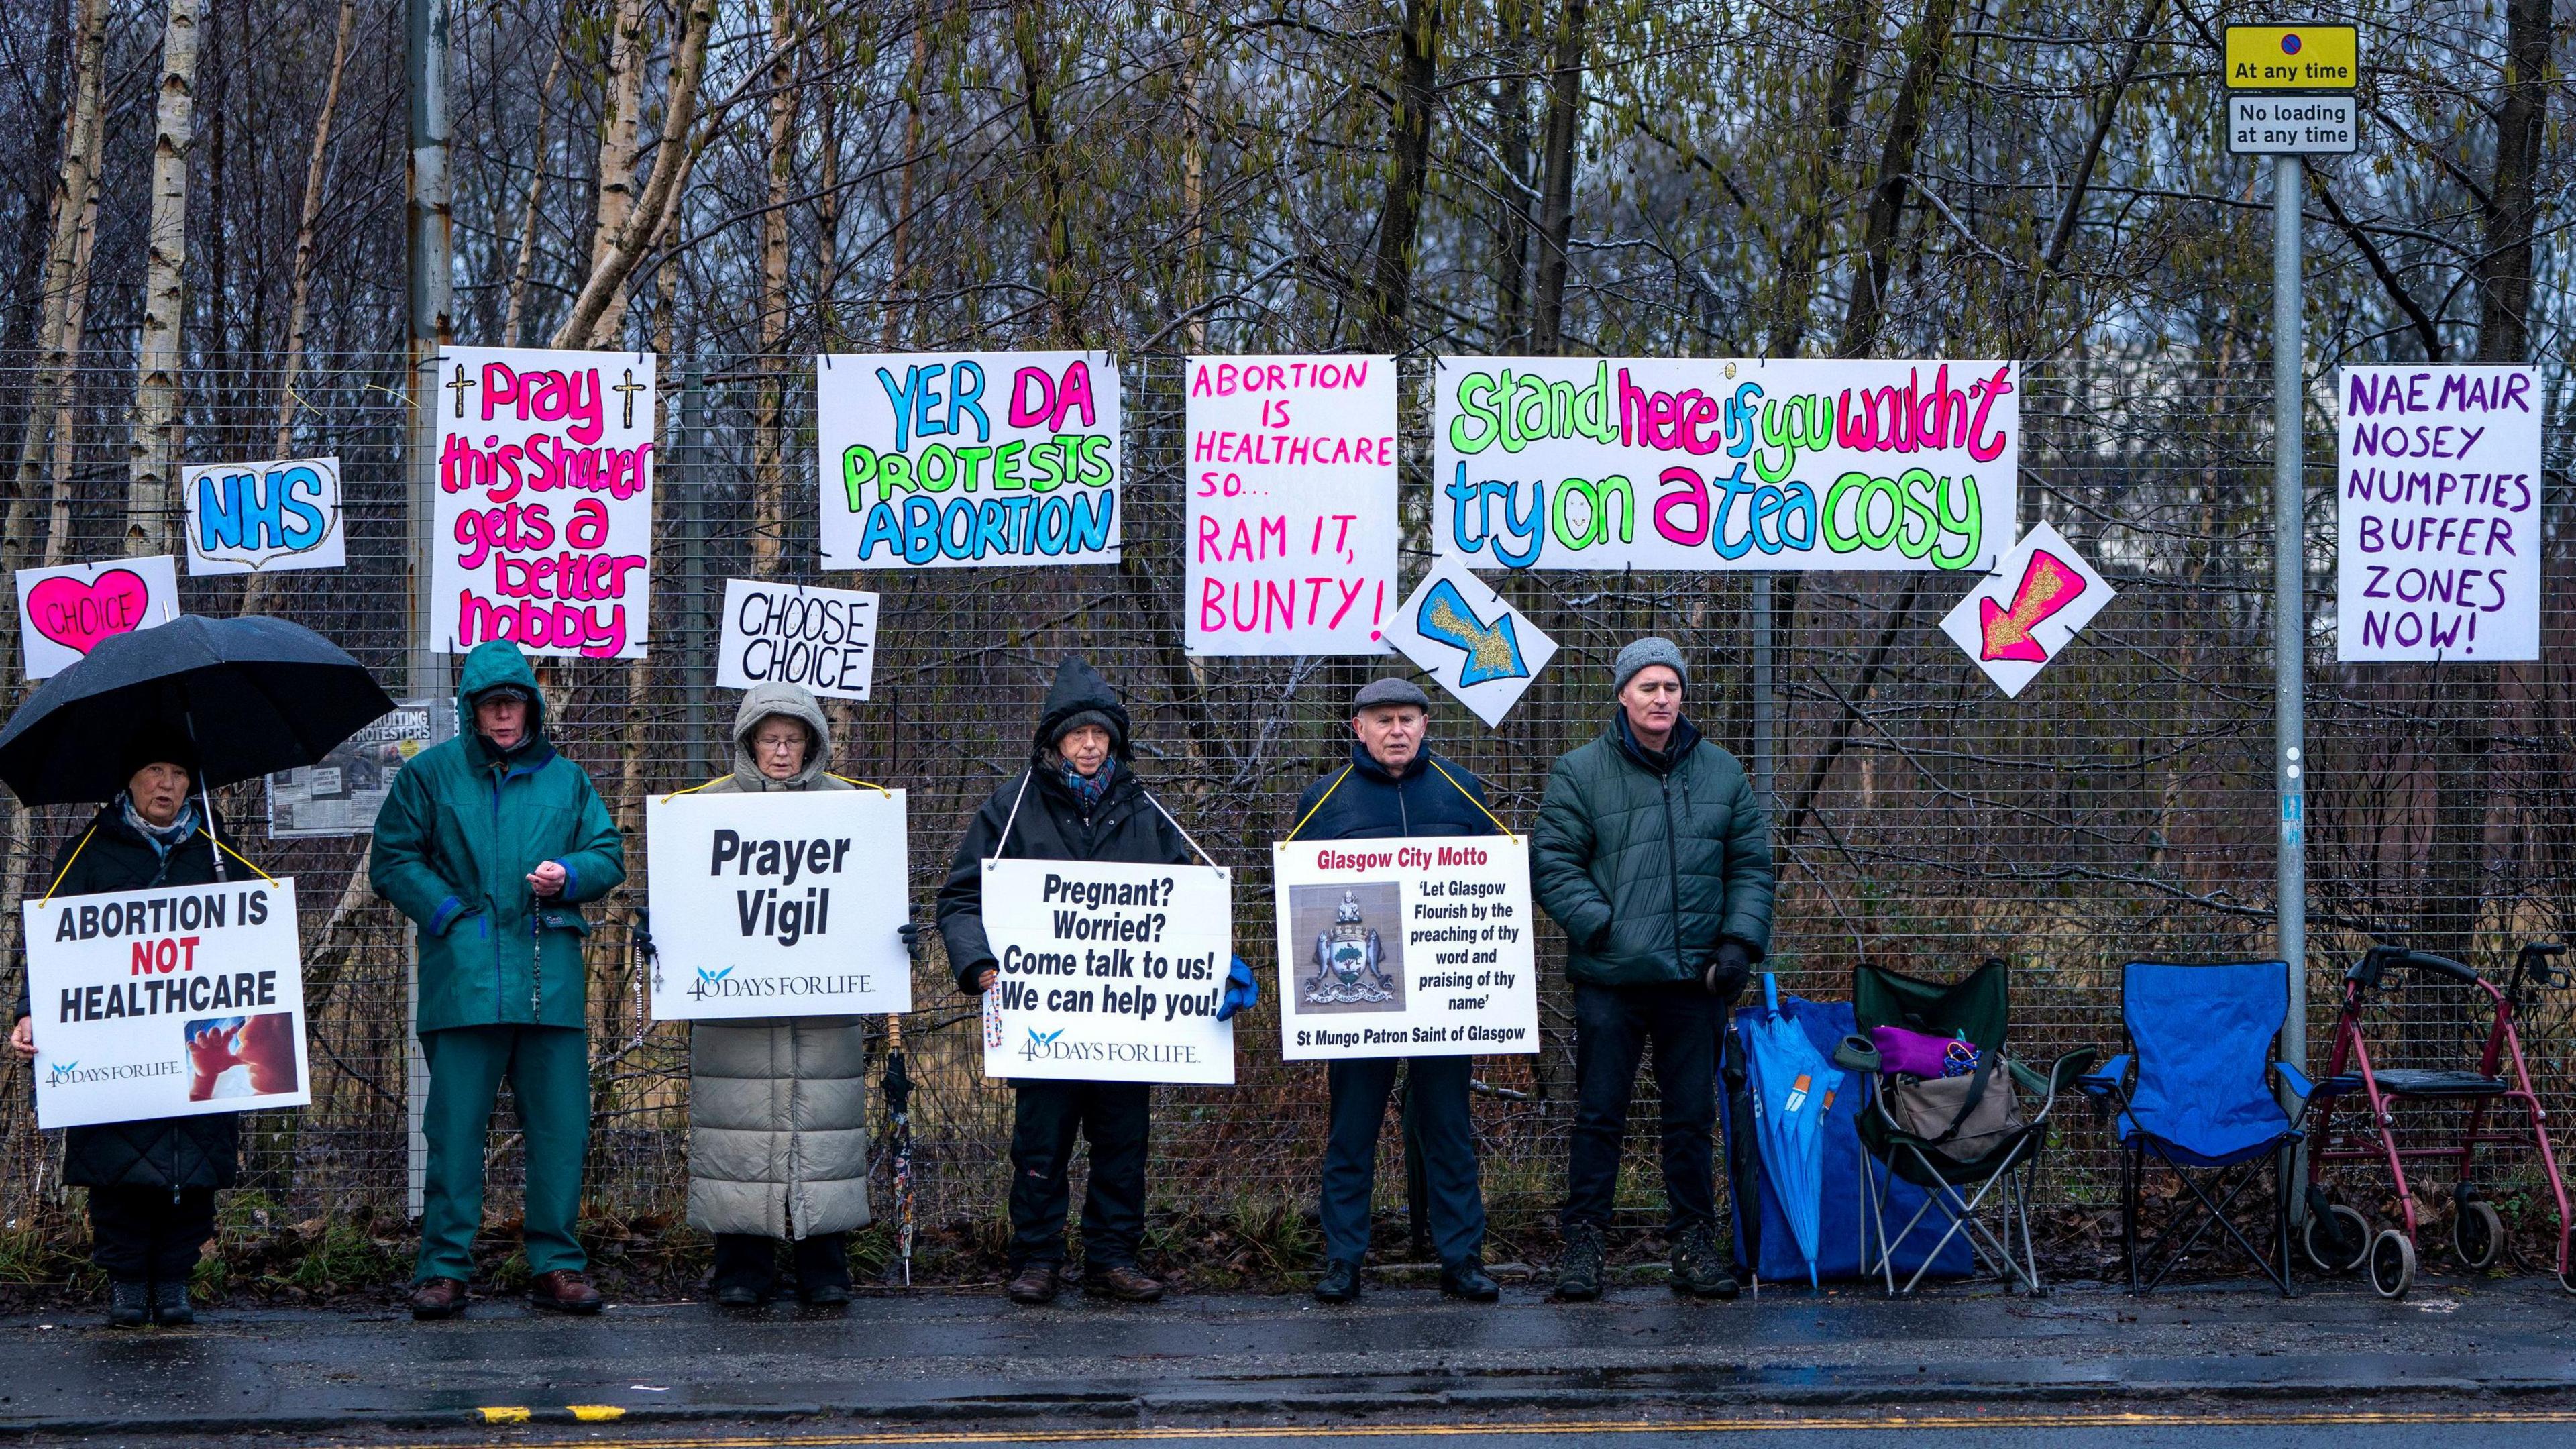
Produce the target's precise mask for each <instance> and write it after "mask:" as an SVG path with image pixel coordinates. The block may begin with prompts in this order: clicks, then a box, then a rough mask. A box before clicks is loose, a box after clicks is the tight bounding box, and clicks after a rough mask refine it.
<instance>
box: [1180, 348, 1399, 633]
mask: <svg viewBox="0 0 2576 1449" xmlns="http://www.w3.org/2000/svg"><path fill="white" fill-rule="evenodd" d="M1187 373H1188V377H1189V388H1188V394H1189V403H1188V408H1189V411H1188V433H1189V449H1190V466H1189V489H1188V511H1189V516H1188V518H1187V520H1186V522H1187V526H1188V530H1189V555H1188V589H1187V591H1186V593H1185V595H1184V597H1185V598H1187V599H1188V601H1189V605H1188V610H1187V614H1188V619H1187V636H1188V637H1187V644H1188V647H1189V652H1191V653H1192V654H1384V653H1386V652H1387V643H1386V640H1385V638H1384V635H1383V633H1382V627H1383V626H1384V624H1385V622H1386V619H1387V616H1388V614H1389V612H1390V611H1391V610H1393V609H1394V608H1395V602H1396V600H1397V599H1399V598H1401V597H1402V595H1401V594H1400V593H1399V592H1398V591H1397V589H1396V585H1395V540H1396V536H1397V534H1398V532H1399V531H1400V530H1398V529H1397V527H1396V518H1395V461H1396V444H1395V359H1394V358H1391V357H1193V358H1190V359H1189V360H1188V363H1187Z"/></svg>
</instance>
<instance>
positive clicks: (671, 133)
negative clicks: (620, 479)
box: [549, 0, 716, 347]
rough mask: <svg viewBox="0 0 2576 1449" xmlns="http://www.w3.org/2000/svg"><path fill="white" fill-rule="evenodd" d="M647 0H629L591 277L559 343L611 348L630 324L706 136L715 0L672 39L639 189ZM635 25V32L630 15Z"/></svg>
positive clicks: (700, 5) (622, 19)
mask: <svg viewBox="0 0 2576 1449" xmlns="http://www.w3.org/2000/svg"><path fill="white" fill-rule="evenodd" d="M644 10H645V0H624V3H623V4H621V6H620V8H619V11H618V17H619V18H618V25H619V30H618V35H617V40H616V43H615V44H614V45H613V46H612V48H611V51H610V55H611V66H612V68H613V69H614V70H615V71H616V74H615V76H614V77H613V78H612V84H611V87H610V90H611V93H612V94H613V95H614V96H615V97H616V98H617V102H616V109H615V111H614V113H613V114H612V115H611V116H610V117H609V121H608V124H607V126H606V127H605V128H604V129H603V131H602V133H601V139H600V146H599V219H598V222H597V224H596V226H595V227H594V228H593V230H592V232H591V251H590V275H589V276H588V277H587V278H585V279H584V280H583V282H582V285H581V290H580V292H579V293H578V294H577V295H576V296H575V297H574V298H573V303H572V312H571V314H570V315H569V316H567V317H565V318H564V321H563V325H562V326H561V327H558V328H556V329H555V335H554V339H553V341H552V342H551V343H550V344H549V345H550V346H554V347H605V346H607V345H609V343H610V342H611V341H612V340H614V339H615V338H616V336H617V334H618V332H619V330H620V329H621V328H623V327H624V326H625V324H626V284H627V282H628V280H629V279H631V278H632V277H633V276H634V275H635V268H636V266H637V265H638V264H639V263H641V262H642V261H643V260H644V254H645V253H646V252H647V251H650V250H651V249H652V247H653V243H654V242H655V241H657V240H658V239H660V237H661V235H662V229H663V227H665V226H666V225H668V224H669V223H670V220H671V215H672V213H673V212H674V211H675V210H676V209H677V207H678V203H679V198H680V194H681V192H682V191H683V190H685V189H686V187H687V185H688V176H689V172H690V170H691V168H693V167H694V166H695V165H696V164H697V154H698V150H699V148H700V147H702V146H704V145H705V144H706V137H705V136H704V135H703V134H702V133H701V132H700V131H699V128H698V83H699V81H700V80H701V79H703V78H704V76H705V74H706V64H707V37H708V35H709V34H710V33H711V32H712V31H713V30H714V29H715V19H716V6H715V0H684V3H683V7H682V9H681V11H680V33H679V35H678V36H677V37H676V38H675V39H674V40H673V41H672V42H671V79H670V85H669V88H668V90H669V97H670V100H669V104H668V105H667V106H666V107H665V108H664V111H663V117H662V135H661V138H660V141H659V143H658V144H657V145H656V146H655V148H654V152H653V170H652V172H651V174H650V175H649V176H647V177H646V179H645V182H644V186H643V189H642V190H641V191H640V192H639V191H637V190H636V189H635V164H636V157H637V155H638V152H639V150H640V148H639V146H638V144H637V141H636V133H637V125H638V120H639V113H640V112H641V110H642V108H643V86H644V78H643V67H644V66H645V65H646V64H648V63H649V62H650V60H651V58H652V50H651V47H650V46H649V45H647V44H646V43H645V40H644V36H643V28H644V27H643V16H644ZM630 15H631V16H632V17H633V20H634V24H633V27H632V29H631V31H630V29H629V28H628V25H627V21H628V18H629V16H630Z"/></svg>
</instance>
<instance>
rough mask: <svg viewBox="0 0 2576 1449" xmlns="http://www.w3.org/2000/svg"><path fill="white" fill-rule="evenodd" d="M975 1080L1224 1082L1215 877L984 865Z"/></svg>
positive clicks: (1226, 1040) (1048, 863)
mask: <svg viewBox="0 0 2576 1449" xmlns="http://www.w3.org/2000/svg"><path fill="white" fill-rule="evenodd" d="M984 935H985V939H987V940H988V941H990V942H991V943H992V947H993V954H994V955H995V956H996V957H998V958H1000V968H999V972H998V979H997V980H996V981H995V983H994V986H993V989H992V990H990V991H988V992H985V993H984V1075H986V1076H988V1077H1049V1078H1057V1079H1072V1080H1078V1081H1099V1082H1195V1083H1200V1084H1207V1085H1215V1086H1227V1085H1231V1084H1232V1083H1233V1081H1234V1023H1232V1022H1230V1021H1219V1020H1217V1019H1216V1009H1217V1003H1218V1001H1219V1000H1220V999H1221V998H1222V997H1223V995H1224V992H1225V978H1226V970H1227V967H1228V965H1229V963H1230V961H1231V959H1232V957H1233V951H1234V947H1233V944H1232V943H1233V940H1234V901H1233V895H1232V877H1231V876H1230V874H1229V873H1228V872H1226V871H1225V870H1223V869H1221V868H1218V867H1215V866H1197V865H1122V864H1114V863H1107V862H1098V861H1080V860H987V861H985V862H984Z"/></svg>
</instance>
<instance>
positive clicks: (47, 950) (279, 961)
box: [24, 877, 313, 1128]
mask: <svg viewBox="0 0 2576 1449" xmlns="http://www.w3.org/2000/svg"><path fill="white" fill-rule="evenodd" d="M24 920H25V924H26V928H27V994H28V1004H29V1008H30V1014H31V1015H32V1016H33V1017H34V1019H35V1032H36V1125H37V1126H39V1127H45V1128H53V1127H83V1126H88V1125H91V1124H94V1123H99V1122H135V1121H141V1120H144V1119H146V1118H152V1117H194V1116H201V1115H203V1114H205V1113H208V1112H247V1111H254V1110H260V1111H264V1110H267V1109H269V1108H273V1107H301V1106H303V1105H304V1104H305V1103H307V1102H310V1101H312V1100H313V1092H312V1086H311V1082H312V1076H311V1073H310V1072H309V1071H307V1070H306V1066H305V1055H304V971H303V967H302V964H301V962H300V959H299V958H298V956H297V947H296V933H295V882H294V880H293V879H292V878H291V877H290V878H287V879H283V880H277V881H267V880H261V879H257V878H253V879H250V880H246V881H230V882H216V883H214V884H210V885H193V886H161V887H157V888H155V889H151V890H135V891H129V890H120V891H116V892H113V893H111V894H107V895H88V896H55V897H53V898H51V899H49V900H34V901H28V902H27V903H26V904H25V908H24Z"/></svg>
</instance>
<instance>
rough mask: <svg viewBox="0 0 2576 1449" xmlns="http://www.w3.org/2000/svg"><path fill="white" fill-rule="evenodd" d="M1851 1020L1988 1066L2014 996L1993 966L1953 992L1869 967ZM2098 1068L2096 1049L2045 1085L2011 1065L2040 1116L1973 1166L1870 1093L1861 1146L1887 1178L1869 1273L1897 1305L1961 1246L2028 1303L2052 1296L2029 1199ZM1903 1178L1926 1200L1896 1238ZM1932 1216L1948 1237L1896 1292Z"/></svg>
mask: <svg viewBox="0 0 2576 1449" xmlns="http://www.w3.org/2000/svg"><path fill="white" fill-rule="evenodd" d="M1852 1012H1853V1016H1854V1018H1855V1019H1856V1020H1857V1021H1858V1022H1859V1024H1860V1029H1861V1030H1862V1031H1864V1032H1866V1031H1868V1030H1870V1029H1871V1028H1872V1027H1879V1026H1901V1027H1905V1028H1907V1029H1909V1030H1912V1031H1919V1032H1925V1033H1929V1034H1930V1035H1933V1036H1943V1037H1963V1038H1965V1039H1966V1040H1968V1041H1970V1042H1973V1043H1975V1044H1976V1047H1977V1049H1978V1051H1979V1052H1980V1053H1982V1054H1985V1055H1987V1056H1991V1055H1992V1054H1993V1053H1995V1052H1998V1051H2003V1050H2004V1038H2005V1035H2006V1032H2007V1029H2008V1028H2009V1026H2010V1024H2011V1015H2012V1007H2011V986H2010V981H2009V978H2008V975H2007V972H2006V970H2005V967H2004V963H2003V962H2001V961H1995V960H1990V961H1987V962H1986V963H1985V964H1984V965H1982V966H1979V967H1978V968H1977V969H1976V970H1974V971H1972V972H1970V973H1968V975H1967V976H1966V977H1965V978H1964V979H1962V980H1959V981H1956V982H1941V981H1925V980H1923V979H1921V978H1919V977H1914V976H1907V975H1904V974H1902V973H1900V972H1895V971H1889V970H1886V969H1884V968H1881V967H1876V966H1868V965H1864V966H1861V967H1858V968H1856V969H1855V970H1854V971H1853V972H1852ZM2093 1058H2094V1052H2093V1050H2092V1049H2091V1048H2089V1047H2087V1048H2083V1049H2080V1050H2077V1051H2073V1052H2069V1053H2067V1054H2066V1055H2065V1056H2062V1057H2060V1058H2058V1059H2057V1062H2056V1064H2055V1065H2054V1066H2053V1067H2051V1068H2050V1070H2049V1073H2048V1075H2047V1076H2044V1077H2043V1076H2041V1075H2040V1074H2039V1073H2037V1072H2035V1071H2032V1070H2031V1069H2030V1068H2028V1067H2025V1066H2023V1065H2022V1064H2021V1063H2020V1062H2017V1061H2015V1062H2011V1063H2010V1066H2011V1074H2012V1079H2013V1083H2014V1085H2015V1086H2016V1087H2017V1088H2018V1089H2019V1090H2020V1091H2021V1092H2023V1093H2026V1094H2028V1095H2029V1096H2031V1097H2035V1098H2037V1099H2038V1100H2039V1106H2038V1108H2037V1110H2035V1111H2030V1112H2028V1115H2027V1116H2026V1118H2025V1119H2024V1122H2023V1124H2022V1126H2021V1127H2020V1128H2018V1129H2017V1130H2015V1131H2013V1132H2011V1133H2009V1134H2007V1135H2005V1136H2004V1137H2003V1138H2002V1139H2000V1140H1999V1141H1997V1142H1996V1143H1994V1144H1993V1145H1992V1146H1990V1147H1989V1148H1988V1149H1987V1150H1986V1151H1985V1152H1983V1153H1982V1154H1980V1155H1979V1156H1977V1157H1976V1158H1974V1159H1973V1160H1966V1161H1963V1160H1961V1159H1959V1158H1958V1157H1955V1156H1953V1155H1952V1154H1951V1152H1950V1151H1948V1150H1947V1149H1945V1147H1944V1146H1943V1145H1942V1144H1941V1143H1940V1142H1938V1141H1935V1140H1931V1139H1927V1138H1924V1137H1921V1136H1918V1135H1916V1134H1914V1133H1911V1132H1908V1131H1906V1130H1905V1129H1904V1128H1903V1127H1902V1126H1900V1125H1898V1123H1897V1120H1896V1118H1895V1117H1894V1116H1892V1115H1890V1113H1889V1111H1888V1108H1887V1093H1886V1092H1884V1091H1877V1092H1872V1093H1871V1094H1870V1104H1869V1106H1868V1107H1866V1108H1864V1109H1863V1110H1862V1112H1861V1115H1860V1120H1859V1127H1860V1139H1861V1145H1862V1146H1863V1147H1864V1148H1866V1149H1867V1150H1868V1152H1869V1155H1870V1156H1871V1158H1872V1159H1874V1160H1875V1162H1876V1163H1877V1164H1878V1165H1879V1166H1883V1167H1885V1168H1886V1169H1887V1172H1888V1177H1887V1179H1886V1182H1885V1184H1884V1185H1876V1173H1875V1171H1873V1173H1872V1177H1873V1182H1874V1190H1873V1191H1869V1192H1865V1193H1863V1194H1862V1197H1863V1205H1864V1212H1863V1224H1862V1228H1863V1231H1864V1233H1866V1234H1868V1235H1869V1236H1870V1245H1869V1248H1868V1255H1869V1262H1868V1263H1867V1264H1866V1266H1865V1271H1867V1272H1871V1273H1876V1274H1879V1275H1880V1276H1882V1277H1883V1278H1884V1279H1885V1280H1886V1283H1887V1291H1888V1292H1889V1293H1890V1294H1891V1295H1893V1294H1897V1293H1911V1292H1913V1291H1914V1288H1915V1286H1916V1285H1917V1284H1919V1283H1920V1282H1922V1280H1923V1275H1924V1272H1925V1271H1926V1269H1928V1268H1929V1267H1930V1265H1931V1263H1932V1261H1933V1260H1934V1259H1936V1258H1938V1257H1939V1256H1940V1255H1941V1250H1942V1249H1943V1248H1945V1247H1947V1246H1948V1245H1949V1242H1950V1240H1951V1239H1952V1238H1954V1237H1958V1238H1964V1239H1965V1240H1966V1241H1967V1243H1968V1245H1969V1247H1970V1248H1971V1249H1972V1250H1973V1251H1974V1252H1975V1254H1976V1257H1977V1261H1978V1262H1979V1263H1981V1264H1983V1265H1984V1267H1985V1268H1986V1270H1987V1271H1988V1272H1990V1273H1992V1274H1994V1275H1995V1276H1996V1277H1998V1278H2003V1279H2006V1280H2008V1281H2010V1282H2012V1283H2014V1284H2016V1285H2018V1286H2019V1287H2020V1288H2021V1289H2022V1290H2023V1291H2024V1292H2026V1293H2032V1294H2037V1293H2040V1292H2043V1291H2045V1290H2044V1289H2043V1288H2042V1287H2041V1284H2040V1279H2039V1254H2038V1250H2037V1249H2036V1247H2035V1246H2034V1245H2033V1244H2032V1241H2031V1232H2030V1200H2031V1193H2032V1190H2033V1188H2034V1187H2036V1185H2037V1183H2038V1176H2039V1174H2038V1170H2037V1168H2038V1162H2039V1155H2040V1152H2041V1150H2042V1149H2044V1148H2045V1147H2046V1146H2047V1145H2048V1129H2049V1124H2050V1122H2051V1119H2052V1118H2053V1117H2054V1116H2055V1115H2056V1110H2057V1099H2058V1098H2059V1096H2061V1095H2063V1094H2064V1093H2066V1092H2067V1091H2069V1090H2071V1087H2072V1083H2073V1082H2074V1080H2075V1078H2077V1077H2079V1076H2081V1075H2083V1073H2084V1070H2085V1069H2086V1068H2087V1067H2090V1066H2091V1065H2092V1064H2093ZM1899 1178H1902V1179H1903V1180H1905V1181H1906V1182H1910V1183H1912V1184H1914V1185H1915V1186H1917V1187H1920V1188H1922V1189H1923V1190H1924V1193H1925V1198H1924V1201H1923V1203H1922V1205H1921V1206H1919V1207H1917V1208H1916V1209H1915V1210H1914V1215H1913V1216H1912V1217H1910V1218H1908V1219H1907V1220H1906V1221H1905V1225H1904V1226H1903V1227H1902V1228H1900V1229H1898V1230H1896V1231H1894V1232H1890V1231H1889V1230H1888V1225H1887V1218H1888V1215H1889V1214H1888V1191H1889V1188H1891V1187H1892V1186H1893V1185H1894V1183H1895V1181H1896V1180H1897V1179H1899ZM1935 1213H1937V1214H1938V1215H1939V1216H1938V1217H1935V1218H1933V1221H1934V1222H1935V1223H1936V1224H1943V1225H1944V1226H1943V1227H1942V1233H1941V1237H1940V1239H1939V1241H1937V1242H1935V1243H1934V1244H1933V1245H1932V1251H1931V1252H1929V1253H1927V1254H1925V1255H1924V1260H1923V1262H1924V1266H1923V1267H1920V1268H1917V1269H1915V1270H1914V1273H1913V1275H1912V1276H1911V1277H1909V1278H1907V1279H1906V1280H1905V1283H1904V1285H1903V1286H1902V1287H1899V1286H1898V1284H1897V1281H1896V1255H1895V1252H1894V1250H1893V1246H1892V1245H1893V1244H1896V1243H1902V1242H1905V1241H1906V1240H1907V1238H1908V1237H1909V1235H1910V1234H1911V1233H1912V1232H1913V1231H1914V1227H1915V1224H1917V1223H1919V1222H1923V1221H1924V1220H1925V1219H1926V1218H1927V1217H1932V1215H1933V1214H1935ZM1989 1218H1991V1219H1992V1221H1988V1219H1989ZM2016 1244H2018V1249H2019V1251H2018V1253H2016V1251H2015V1248H2016Z"/></svg>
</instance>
